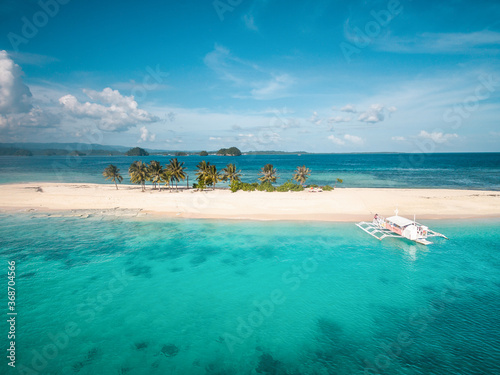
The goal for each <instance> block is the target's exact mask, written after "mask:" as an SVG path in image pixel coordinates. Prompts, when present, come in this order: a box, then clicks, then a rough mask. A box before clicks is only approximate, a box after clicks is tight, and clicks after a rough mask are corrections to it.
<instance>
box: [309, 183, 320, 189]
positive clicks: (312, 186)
mask: <svg viewBox="0 0 500 375" xmlns="http://www.w3.org/2000/svg"><path fill="white" fill-rule="evenodd" d="M317 187H319V186H318V185H316V184H313V185H307V186H306V189H309V188H317Z"/></svg>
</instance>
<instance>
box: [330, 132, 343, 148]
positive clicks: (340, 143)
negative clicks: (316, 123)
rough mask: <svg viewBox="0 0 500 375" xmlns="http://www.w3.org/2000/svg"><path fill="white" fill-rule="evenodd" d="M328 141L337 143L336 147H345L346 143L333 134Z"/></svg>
mask: <svg viewBox="0 0 500 375" xmlns="http://www.w3.org/2000/svg"><path fill="white" fill-rule="evenodd" d="M328 139H329V140H330V141H332V142H333V143H335V144H336V145H339V146H342V145H345V142H344V141H343V140H342V139H341V138H337V137H335V136H334V135H333V134H332V135H329V136H328Z"/></svg>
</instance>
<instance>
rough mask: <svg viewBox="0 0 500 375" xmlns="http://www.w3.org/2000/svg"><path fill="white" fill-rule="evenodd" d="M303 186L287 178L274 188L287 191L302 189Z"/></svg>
mask: <svg viewBox="0 0 500 375" xmlns="http://www.w3.org/2000/svg"><path fill="white" fill-rule="evenodd" d="M302 190H304V187H303V186H302V185H299V184H296V183H294V182H293V181H292V180H288V181H286V182H284V183H283V185H280V186H278V187H277V188H276V191H279V192H287V191H302Z"/></svg>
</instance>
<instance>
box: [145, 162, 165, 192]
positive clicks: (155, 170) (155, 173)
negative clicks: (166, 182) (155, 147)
mask: <svg viewBox="0 0 500 375" xmlns="http://www.w3.org/2000/svg"><path fill="white" fill-rule="evenodd" d="M162 173H163V167H162V165H161V163H160V162H159V161H156V160H151V161H150V162H149V165H148V181H151V182H152V183H153V189H156V185H157V184H158V185H160V182H161V175H162Z"/></svg>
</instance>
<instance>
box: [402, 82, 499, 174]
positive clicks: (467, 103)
mask: <svg viewBox="0 0 500 375" xmlns="http://www.w3.org/2000/svg"><path fill="white" fill-rule="evenodd" d="M477 80H478V82H479V83H478V84H477V86H476V88H475V89H474V92H473V93H471V95H469V96H467V97H466V98H465V99H464V100H463V101H462V102H460V103H457V104H455V105H454V106H453V108H449V109H447V110H446V111H445V112H444V113H443V121H444V122H446V123H450V124H452V126H451V129H453V130H458V129H460V128H461V127H462V125H463V121H464V120H465V119H468V118H469V117H470V116H471V115H472V114H473V113H474V112H476V111H478V110H479V107H480V103H481V101H483V100H487V99H489V98H490V97H491V96H492V94H493V93H494V92H495V91H496V90H497V88H498V87H499V86H500V77H498V76H494V75H492V74H490V75H489V76H484V75H480V76H479V77H478V78H477ZM432 134H439V135H441V137H440V138H441V140H440V139H439V138H433V137H432V136H431V137H427V138H424V139H419V138H416V139H415V140H414V145H415V149H414V150H413V151H412V153H410V154H405V155H400V156H399V160H400V167H401V168H413V167H416V166H420V165H422V164H423V163H424V162H425V159H426V157H427V155H428V154H432V153H433V152H435V151H436V148H437V145H438V143H441V144H442V143H444V142H446V140H447V139H446V138H443V137H445V136H446V135H445V133H444V131H443V129H440V128H436V129H434V130H433V131H432V133H431V134H430V135H432ZM450 136H451V137H453V138H456V137H457V135H456V134H451V135H450Z"/></svg>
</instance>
